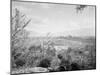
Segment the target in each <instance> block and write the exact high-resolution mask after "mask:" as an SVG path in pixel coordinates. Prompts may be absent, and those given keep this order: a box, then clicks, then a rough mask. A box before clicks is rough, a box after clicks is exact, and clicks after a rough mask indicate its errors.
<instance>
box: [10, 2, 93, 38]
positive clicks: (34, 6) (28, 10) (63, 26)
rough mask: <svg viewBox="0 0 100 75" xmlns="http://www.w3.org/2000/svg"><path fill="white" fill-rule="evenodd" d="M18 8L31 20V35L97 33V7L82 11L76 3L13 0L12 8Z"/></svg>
mask: <svg viewBox="0 0 100 75" xmlns="http://www.w3.org/2000/svg"><path fill="white" fill-rule="evenodd" d="M15 8H18V9H19V10H20V11H21V12H22V13H23V14H25V15H26V16H27V17H28V18H29V19H30V18H31V19H32V20H31V22H30V23H29V25H28V26H27V28H26V29H27V30H29V31H31V34H30V35H31V36H38V35H46V34H47V33H48V32H50V33H51V35H52V36H54V35H73V36H91V35H94V34H95V7H94V6H88V7H87V8H85V9H84V10H83V11H82V12H81V13H77V12H76V9H75V8H76V5H67V4H66V5H63V4H47V3H35V2H15V1H13V2H12V10H13V11H14V9H15Z"/></svg>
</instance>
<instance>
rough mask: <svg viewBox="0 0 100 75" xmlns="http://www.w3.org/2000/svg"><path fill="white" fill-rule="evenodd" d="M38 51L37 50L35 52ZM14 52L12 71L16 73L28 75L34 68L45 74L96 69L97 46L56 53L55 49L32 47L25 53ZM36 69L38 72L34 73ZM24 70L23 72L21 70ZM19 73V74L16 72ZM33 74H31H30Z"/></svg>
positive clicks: (69, 49) (21, 51)
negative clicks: (30, 69) (42, 69)
mask: <svg viewBox="0 0 100 75" xmlns="http://www.w3.org/2000/svg"><path fill="white" fill-rule="evenodd" d="M35 49H36V50H35ZM17 51H18V50H14V51H12V69H13V70H15V71H13V72H15V73H27V72H28V70H29V69H27V70H24V69H25V68H33V73H34V72H42V71H41V70H40V71H39V68H40V67H41V68H45V69H46V70H45V69H44V71H43V72H57V71H74V70H88V69H95V68H96V55H95V46H89V45H87V46H85V47H84V48H82V49H72V48H70V47H69V48H68V49H67V50H62V51H60V52H58V53H57V52H56V50H55V49H52V48H50V47H48V48H47V49H43V48H42V47H41V46H37V47H36V46H31V47H30V48H29V50H25V49H24V51H23V48H22V49H20V52H17ZM34 67H35V68H36V67H37V70H38V71H37V70H36V71H34ZM21 69H23V71H22V72H20V70H21ZM16 71H17V72H16ZM30 73H31V72H30Z"/></svg>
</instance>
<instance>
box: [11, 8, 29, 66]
mask: <svg viewBox="0 0 100 75" xmlns="http://www.w3.org/2000/svg"><path fill="white" fill-rule="evenodd" d="M13 14H14V15H13ZM13 14H12V15H13V16H12V17H11V53H12V54H11V55H12V67H15V66H17V67H18V65H20V66H22V65H24V64H25V62H24V61H22V59H21V58H20V60H19V59H18V58H19V57H20V56H21V55H22V53H18V50H20V51H21V49H22V46H23V44H24V42H25V40H26V39H27V37H28V34H29V33H28V32H27V31H26V30H25V27H26V26H27V25H28V24H29V22H30V21H31V19H29V20H27V17H26V16H25V15H23V14H22V13H21V12H20V11H19V10H18V9H17V8H16V9H15V13H13ZM19 54H20V55H19ZM17 55H19V56H17ZM15 57H16V58H17V59H15ZM18 63H21V64H18ZM15 64H16V65H15Z"/></svg>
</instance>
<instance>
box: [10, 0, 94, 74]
mask: <svg viewBox="0 0 100 75" xmlns="http://www.w3.org/2000/svg"><path fill="white" fill-rule="evenodd" d="M10 9H11V11H10V13H11V16H10V19H11V23H10V30H11V32H10V35H11V36H10V41H11V48H10V49H11V55H10V59H11V64H10V69H11V72H10V73H11V74H12V75H16V74H35V73H49V72H65V71H80V70H81V71H83V70H96V6H95V5H85V4H84V5H82V4H68V3H53V2H38V1H21V0H11V8H10Z"/></svg>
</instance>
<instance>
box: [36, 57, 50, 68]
mask: <svg viewBox="0 0 100 75" xmlns="http://www.w3.org/2000/svg"><path fill="white" fill-rule="evenodd" d="M50 62H51V61H50V60H49V59H47V58H45V59H42V60H41V61H40V63H39V65H38V67H44V68H47V67H50Z"/></svg>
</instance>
